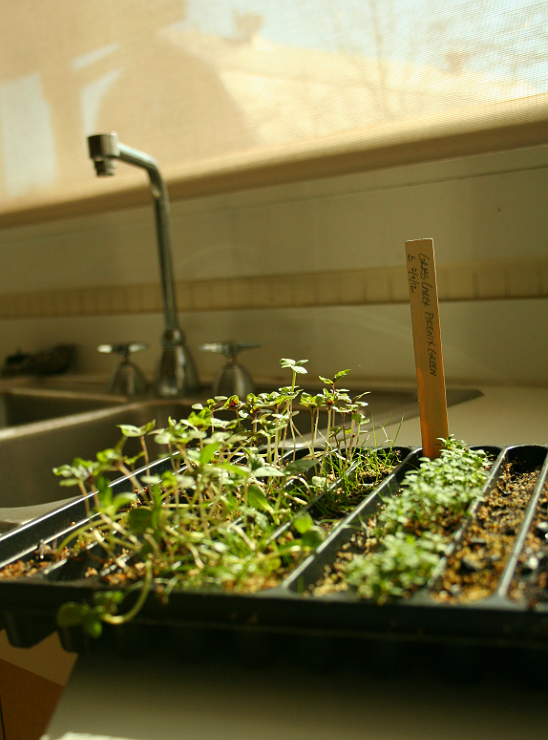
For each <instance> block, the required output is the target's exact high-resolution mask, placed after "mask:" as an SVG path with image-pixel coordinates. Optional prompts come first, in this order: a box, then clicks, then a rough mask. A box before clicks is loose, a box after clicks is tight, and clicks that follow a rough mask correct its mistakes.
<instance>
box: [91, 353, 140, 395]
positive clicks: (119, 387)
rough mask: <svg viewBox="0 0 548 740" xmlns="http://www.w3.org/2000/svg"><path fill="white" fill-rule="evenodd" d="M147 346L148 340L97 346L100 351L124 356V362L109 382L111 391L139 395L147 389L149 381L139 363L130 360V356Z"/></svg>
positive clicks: (118, 393)
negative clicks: (135, 363)
mask: <svg viewBox="0 0 548 740" xmlns="http://www.w3.org/2000/svg"><path fill="white" fill-rule="evenodd" d="M147 348H148V344H147V343H146V342H125V343H121V344H100V345H99V346H98V347H97V351H98V352H102V353H104V354H114V355H119V356H120V357H121V358H122V362H121V363H120V365H119V366H118V367H117V369H116V370H115V371H114V373H113V375H112V377H111V379H110V381H109V384H108V390H109V391H110V392H111V393H116V394H117V395H122V396H139V395H141V394H142V393H144V392H145V391H146V389H147V382H146V380H145V378H144V376H143V373H142V372H141V371H140V370H139V368H138V367H137V365H134V364H133V363H132V362H130V361H129V357H130V355H132V354H134V353H135V352H142V350H144V349H147Z"/></svg>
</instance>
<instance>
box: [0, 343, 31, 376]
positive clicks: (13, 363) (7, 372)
mask: <svg viewBox="0 0 548 740" xmlns="http://www.w3.org/2000/svg"><path fill="white" fill-rule="evenodd" d="M30 358H31V356H30V355H26V354H25V353H24V352H21V350H20V349H18V350H17V352H16V353H15V354H14V355H8V356H7V357H6V359H5V361H4V365H3V367H2V371H1V373H0V374H1V375H2V377H3V378H13V377H14V376H16V375H25V374H26V373H27V372H28V370H27V365H28V362H29V360H30Z"/></svg>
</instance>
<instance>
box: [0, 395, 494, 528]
mask: <svg viewBox="0 0 548 740" xmlns="http://www.w3.org/2000/svg"><path fill="white" fill-rule="evenodd" d="M8 395H9V396H10V398H9V399H8V402H7V405H9V404H10V403H12V402H13V406H12V412H13V417H12V418H15V419H19V422H13V421H12V422H11V423H12V424H15V423H19V424H20V426H10V427H6V428H4V429H0V475H1V479H2V483H1V489H0V531H2V530H7V529H10V528H13V527H15V526H17V525H18V524H21V523H23V522H25V521H29V520H30V519H33V518H35V517H36V516H39V515H41V514H43V513H46V512H47V511H48V510H50V509H53V508H56V507H57V506H59V505H60V504H61V503H62V502H63V500H65V501H66V500H69V499H70V498H72V497H73V496H74V494H76V493H77V490H76V489H74V488H64V487H60V486H59V479H58V478H57V477H56V476H54V475H53V473H52V468H54V467H57V466H59V465H62V464H63V463H68V462H72V460H73V458H75V457H82V458H84V459H92V458H94V457H95V454H96V453H97V452H98V451H99V450H102V449H105V448H107V447H113V446H114V445H115V444H116V442H117V441H118V440H119V439H120V437H121V433H120V430H119V429H118V428H117V425H119V424H133V425H135V426H142V425H143V424H146V423H147V422H149V421H150V420H152V419H155V420H156V423H157V425H158V426H166V425H167V421H168V418H169V417H172V418H183V417H185V416H187V415H188V413H189V411H190V409H191V407H192V403H194V402H195V401H196V400H197V399H192V400H185V401H177V400H160V399H146V400H142V401H136V402H133V403H128V402H127V401H124V399H113V398H112V397H111V396H110V397H109V396H97V395H96V396H95V397H92V396H91V394H89V393H86V394H80V395H79V394H77V393H73V394H72V398H69V397H68V396H67V397H65V398H63V399H62V400H61V399H60V398H59V397H58V395H59V394H57V398H56V400H54V399H53V397H52V398H50V399H47V398H46V397H45V395H44V394H43V393H42V394H38V395H33V394H32V393H30V391H26V393H20V392H18V393H17V394H11V393H10V394H4V396H8ZM479 395H481V393H480V392H479V391H472V390H462V391H448V394H447V396H448V403H449V404H454V403H461V402H462V401H466V400H469V399H471V398H475V397H477V396H479ZM13 396H17V399H14V397H13ZM23 396H26V397H25V398H23ZM65 396H66V394H65ZM365 400H367V402H368V404H369V406H368V407H367V409H366V411H367V415H368V417H370V418H371V420H372V421H371V422H370V423H369V424H368V425H367V426H368V428H370V429H371V428H372V427H373V426H375V427H376V428H377V429H378V428H380V427H381V426H384V425H386V424H388V423H394V422H398V421H399V420H400V419H401V418H402V416H403V415H405V418H406V419H408V418H411V417H413V416H417V415H418V404H417V396H416V393H414V392H413V391H410V390H401V389H377V390H374V391H372V392H371V393H370V394H369V395H368V396H366V398H365ZM50 401H51V405H49V406H48V404H49V403H50ZM17 404H19V405H17ZM27 404H28V407H27ZM33 404H34V405H33ZM71 404H72V405H71ZM108 404H110V407H108V408H105V407H104V406H105V405H108ZM101 406H103V408H101ZM13 409H16V410H17V413H15V412H14V411H13ZM68 409H71V412H72V413H71V412H68V413H71V415H68V416H62V415H61V414H62V413H67V410H68ZM42 414H51V415H53V414H55V416H56V417H57V418H52V416H50V417H49V420H47V421H40V420H38V419H41V418H43V417H42V416H40V415H42ZM8 416H9V414H8ZM29 418H32V419H33V423H30V424H25V423H24V421H21V419H29ZM295 420H296V422H297V426H298V428H299V430H300V431H301V433H303V434H306V433H308V432H309V431H310V416H309V414H308V412H306V411H301V412H300V413H299V414H298V415H297V416H296V417H295ZM125 449H126V450H127V451H128V454H135V453H136V452H137V451H138V449H139V447H138V441H137V440H135V439H130V440H128V442H127V445H126V448H125ZM150 453H151V456H152V457H153V458H158V457H162V456H163V455H165V448H163V447H158V446H157V445H155V444H154V442H153V440H152V438H150Z"/></svg>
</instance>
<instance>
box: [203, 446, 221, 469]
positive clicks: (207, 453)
mask: <svg viewBox="0 0 548 740" xmlns="http://www.w3.org/2000/svg"><path fill="white" fill-rule="evenodd" d="M218 449H219V443H218V442H214V443H213V444H210V445H206V446H205V447H204V449H203V450H202V451H201V452H200V458H199V461H200V466H202V467H203V466H204V465H207V464H208V463H210V462H211V461H212V460H213V456H214V455H215V453H216V452H217V450H218Z"/></svg>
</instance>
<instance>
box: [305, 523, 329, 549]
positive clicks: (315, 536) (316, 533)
mask: <svg viewBox="0 0 548 740" xmlns="http://www.w3.org/2000/svg"><path fill="white" fill-rule="evenodd" d="M324 539H325V534H324V532H323V530H322V529H321V528H320V527H316V526H313V527H310V529H307V530H306V532H303V534H302V536H301V541H302V543H303V545H304V546H305V547H313V548H316V547H318V545H320V544H321V543H322V542H323V541H324Z"/></svg>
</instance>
